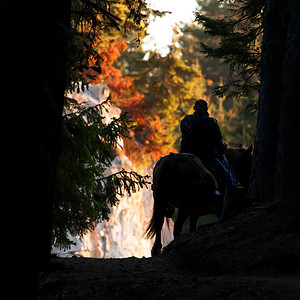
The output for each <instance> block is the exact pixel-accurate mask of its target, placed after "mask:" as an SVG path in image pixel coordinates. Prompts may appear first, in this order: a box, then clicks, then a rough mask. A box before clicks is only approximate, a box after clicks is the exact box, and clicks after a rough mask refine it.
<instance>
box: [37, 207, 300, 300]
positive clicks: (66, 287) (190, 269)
mask: <svg viewBox="0 0 300 300" xmlns="http://www.w3.org/2000/svg"><path fill="white" fill-rule="evenodd" d="M281 211H282V209H281V206H280V205H279V204H274V203H272V204H264V205H258V204H252V205H251V206H250V207H249V208H248V209H246V210H244V211H243V212H242V213H240V214H239V215H238V216H236V217H234V218H232V219H231V220H229V221H227V222H226V223H224V224H222V225H221V224H216V225H213V226H209V227H204V228H201V229H200V230H198V231H197V232H195V233H185V234H182V235H181V236H179V237H178V238H177V239H176V240H174V241H173V242H172V243H171V244H170V245H169V246H167V247H166V248H165V249H164V251H163V253H162V255H160V256H159V257H156V258H141V259H138V258H135V257H131V258H125V259H91V258H77V257H73V258H71V259H62V258H53V259H52V266H51V268H50V269H49V270H47V271H45V272H43V273H41V276H40V288H39V300H46V299H72V300H75V299H91V300H93V299H201V300H206V299H207V300H208V299H214V300H218V299H241V300H242V299H243V300H244V299H255V300H256V299H270V300H275V299H284V300H288V299H291V300H296V299H300V232H299V231H297V230H296V229H295V228H292V227H291V226H287V224H286V222H285V220H286V219H285V218H283V217H282V214H281Z"/></svg>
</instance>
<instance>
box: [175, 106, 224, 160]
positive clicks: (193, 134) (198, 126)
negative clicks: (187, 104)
mask: <svg viewBox="0 0 300 300" xmlns="http://www.w3.org/2000/svg"><path fill="white" fill-rule="evenodd" d="M180 129H181V132H182V140H181V147H180V152H181V153H192V154H195V155H197V156H198V157H199V158H200V159H201V160H204V161H208V160H211V159H214V158H215V157H217V156H219V155H222V154H223V153H224V144H223V142H222V134H221V132H220V128H219V125H218V122H217V120H216V119H214V118H210V117H209V116H208V115H205V116H203V115H202V114H201V113H199V112H197V111H195V112H194V114H192V115H187V116H185V117H184V118H183V119H182V120H181V123H180Z"/></svg>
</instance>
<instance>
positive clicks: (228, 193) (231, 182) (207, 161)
mask: <svg viewBox="0 0 300 300" xmlns="http://www.w3.org/2000/svg"><path fill="white" fill-rule="evenodd" d="M193 109H194V113H193V114H192V115H186V116H185V117H184V118H183V119H182V120H181V123H180V129H181V133H182V139H181V148H180V153H192V154H194V155H196V156H198V157H199V158H200V159H201V161H202V162H203V164H204V165H205V166H206V167H207V168H208V169H209V170H210V171H211V172H212V173H213V174H214V176H215V177H216V179H217V181H218V183H219V185H220V189H221V191H222V192H223V193H225V199H224V209H223V214H222V217H221V219H222V218H224V217H225V215H227V214H228V211H227V210H228V208H227V206H228V203H229V202H231V201H232V199H231V198H232V197H233V195H234V190H235V188H236V185H237V183H236V179H235V177H234V175H233V173H232V172H231V170H230V167H229V164H228V161H227V159H226V157H225V152H226V144H224V143H223V141H222V139H223V137H222V134H221V131H220V128H219V125H218V122H217V120H216V119H214V118H211V117H210V116H209V113H208V105H207V102H206V101H205V100H203V99H200V100H197V101H196V102H195V105H194V107H193Z"/></svg>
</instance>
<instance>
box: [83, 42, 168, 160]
mask: <svg viewBox="0 0 300 300" xmlns="http://www.w3.org/2000/svg"><path fill="white" fill-rule="evenodd" d="M127 48H128V45H127V43H126V41H125V40H122V39H120V40H116V41H113V42H110V43H107V44H103V43H102V44H101V49H100V51H99V52H98V54H99V56H101V58H102V59H103V61H102V64H101V73H100V74H99V73H98V72H97V71H95V70H93V68H89V69H88V70H87V71H85V77H86V79H87V81H88V82H90V83H91V84H99V83H101V84H105V85H107V86H108V87H109V88H110V92H111V95H112V102H113V103H114V104H115V105H116V106H118V107H120V108H121V109H122V111H126V112H128V113H129V115H130V117H131V118H132V119H133V121H134V123H135V129H134V130H133V131H132V133H131V138H130V139H127V140H126V141H125V142H124V151H125V153H126V155H128V156H129V157H130V158H131V159H132V160H133V161H135V163H140V164H141V163H144V162H145V160H147V159H148V160H149V158H150V159H153V160H157V159H158V158H159V157H160V156H161V155H162V154H163V151H164V150H165V149H163V147H162V146H163V144H168V143H166V141H165V139H166V138H167V137H166V133H165V130H164V126H163V124H162V122H161V119H160V118H159V116H158V115H157V114H155V109H154V108H153V110H151V112H150V113H149V114H147V112H146V111H145V105H144V104H145V103H144V95H143V94H141V93H139V92H138V91H137V90H136V88H135V87H134V83H133V79H132V78H131V77H130V76H129V75H127V74H122V72H121V70H119V69H118V68H116V67H115V66H114V62H115V61H116V59H118V58H119V57H120V56H121V54H122V51H125V50H126V49H127ZM93 60H94V59H93V58H92V57H91V58H90V66H91V67H92V66H93V64H95V61H93ZM153 112H154V114H153ZM141 158H144V159H141Z"/></svg>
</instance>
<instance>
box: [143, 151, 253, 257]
mask: <svg viewBox="0 0 300 300" xmlns="http://www.w3.org/2000/svg"><path fill="white" fill-rule="evenodd" d="M250 147H251V149H250ZM250 147H249V148H248V149H249V150H248V149H247V150H248V151H244V150H246V149H244V148H241V147H239V148H238V149H233V148H229V149H228V150H227V155H228V158H229V161H231V162H234V166H235V168H236V169H235V172H236V173H237V174H239V175H240V174H244V173H243V172H241V171H239V169H240V165H239V164H238V163H237V162H238V161H241V160H242V161H244V156H245V155H246V154H248V153H249V152H250V154H251V151H252V146H250ZM243 149H244V150H243ZM242 154H244V155H242ZM247 166H248V164H247ZM241 178H243V179H244V177H241ZM245 184H246V183H245ZM248 185H249V182H248ZM218 188H219V186H218V182H217V180H216V178H215V176H214V175H213V174H212V173H211V172H210V171H209V170H208V169H207V168H206V167H205V166H204V164H203V163H202V161H201V160H200V159H199V158H198V157H197V156H196V155H193V154H189V153H180V154H174V153H170V154H169V155H167V156H164V157H162V158H161V159H160V160H159V161H158V162H157V163H156V165H155V167H154V170H153V184H152V191H153V198H154V206H153V214H152V218H151V220H150V222H149V224H148V227H147V229H146V232H145V237H146V238H153V237H155V242H154V245H153V247H152V250H151V255H152V256H156V255H159V254H160V253H161V249H162V243H161V230H162V226H163V223H164V220H165V218H167V221H168V218H171V217H172V214H173V213H174V210H175V207H177V208H178V215H177V219H176V221H175V224H174V238H176V237H177V236H178V235H179V234H180V233H181V231H182V227H183V223H184V222H185V220H186V219H187V217H188V216H189V215H190V228H189V231H190V232H193V231H195V230H196V224H197V219H198V217H199V216H201V215H207V214H215V215H216V216H217V217H218V218H220V216H221V214H222V210H223V196H222V194H220V193H218V192H217V191H218Z"/></svg>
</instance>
